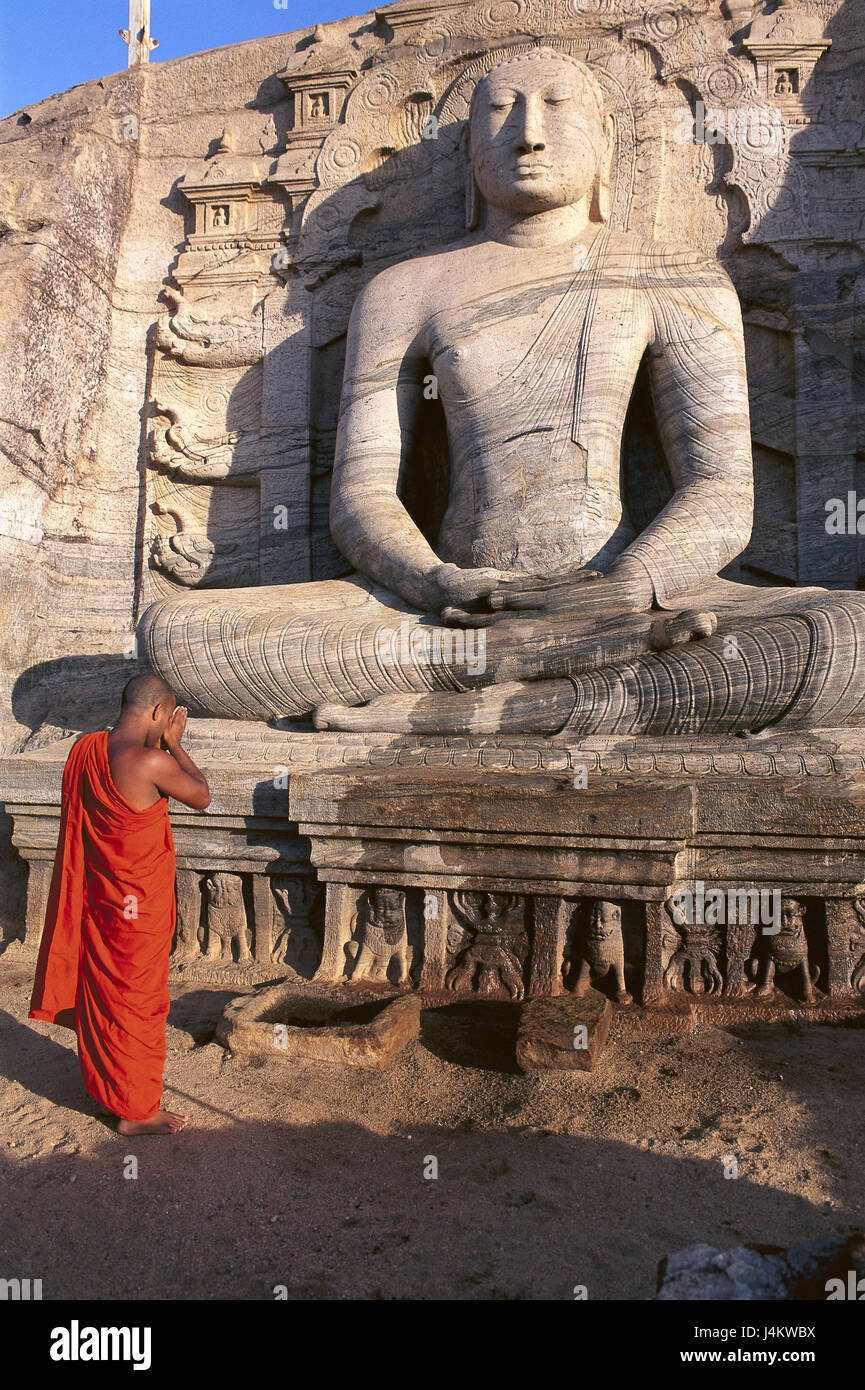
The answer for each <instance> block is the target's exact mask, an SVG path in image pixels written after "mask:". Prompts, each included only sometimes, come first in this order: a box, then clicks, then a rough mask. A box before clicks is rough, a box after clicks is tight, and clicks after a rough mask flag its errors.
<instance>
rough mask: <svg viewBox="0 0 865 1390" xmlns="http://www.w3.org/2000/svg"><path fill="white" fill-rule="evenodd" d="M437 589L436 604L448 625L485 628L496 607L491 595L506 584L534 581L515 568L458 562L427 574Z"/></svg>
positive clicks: (439, 567)
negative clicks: (467, 566)
mask: <svg viewBox="0 0 865 1390" xmlns="http://www.w3.org/2000/svg"><path fill="white" fill-rule="evenodd" d="M428 577H429V579H431V580H432V582H433V584H434V585H435V589H436V602H435V607H436V609H437V610H438V612H439V613H441V616H442V621H443V622H444V623H446V624H447V625H448V626H458V627H483V626H484V625H485V624H486V623H489V622H490V620H491V618H492V614H493V609H492V606H491V604H490V595H491V594H493V593H494V592H496V591H498V590H501V589H502V588H503V586H505V585H508V584H515V583H517V582H521V583H522V584H524V585H525V584H526V583H529V582H531V581H532V578H533V577H532V576H531V575H526V574H519V573H517V571H516V570H498V569H460V567H459V565H451V564H447V565H439V566H438V568H437V569H434V570H433V571H432V573H431V574H430V575H429V576H428Z"/></svg>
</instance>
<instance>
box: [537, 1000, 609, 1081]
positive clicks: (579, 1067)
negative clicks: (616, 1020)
mask: <svg viewBox="0 0 865 1390" xmlns="http://www.w3.org/2000/svg"><path fill="white" fill-rule="evenodd" d="M612 1016H613V1006H612V1004H611V1003H610V1001H609V999H607V998H606V997H605V995H603V994H600V993H599V992H598V990H596V989H590V990H588V991H587V992H586V994H584V995H582V996H581V997H580V998H579V999H578V998H576V997H575V996H574V995H573V994H560V995H555V996H553V997H552V998H549V997H541V998H538V999H529V1000H527V1001H526V1003H524V1004H523V1006H522V1008H521V1010H520V1021H519V1027H518V1030H517V1049H516V1050H517V1065H518V1067H519V1068H520V1070H521V1071H546V1070H548V1069H550V1068H553V1067H554V1068H556V1069H557V1070H560V1071H591V1070H592V1067H593V1066H594V1065H595V1062H596V1061H597V1059H598V1057H599V1056H600V1054H601V1052H602V1051H603V1049H604V1044H605V1043H606V1041H607V1034H608V1033H609V1031H610V1022H611V1019H612Z"/></svg>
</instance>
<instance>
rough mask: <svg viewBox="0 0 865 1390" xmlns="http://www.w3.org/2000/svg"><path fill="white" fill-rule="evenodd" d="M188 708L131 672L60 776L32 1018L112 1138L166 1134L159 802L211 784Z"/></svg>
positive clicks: (200, 799)
mask: <svg viewBox="0 0 865 1390" xmlns="http://www.w3.org/2000/svg"><path fill="white" fill-rule="evenodd" d="M185 727H186V709H185V707H183V706H178V704H177V700H176V697H175V694H174V691H173V690H172V689H171V686H170V685H168V684H167V682H166V681H164V680H162V679H161V677H159V676H154V675H142V676H133V678H132V680H130V681H129V682H128V683H127V685H126V687H125V688H124V691H123V697H122V705H121V712H120V718H119V720H118V722H117V724H116V725H115V726H114V728H113V729H111V730H105V729H102V730H100V731H99V732H98V733H95V734H84V735H83V736H82V737H81V738H79V739H78V740H77V742H76V743H75V744H74V746H73V748H72V751H71V752H70V754H69V757H68V758H67V760H66V767H65V768H64V771H63V796H62V805H61V816H60V836H59V839H58V844H57V855H56V858H55V861H54V873H53V876H52V880H51V890H50V894H49V898H48V909H47V913H46V917H45V930H44V932H43V934H42V944H41V946H40V949H39V960H38V963H37V966H36V980H35V983H34V986H33V995H32V998H31V1000H30V1017H31V1018H41V1019H44V1020H45V1021H46V1022H48V1023H58V1024H60V1025H61V1026H62V1027H66V1028H72V1029H74V1030H75V1032H76V1033H77V1035H78V1061H79V1065H80V1067H81V1075H82V1077H83V1080H84V1085H85V1086H86V1088H87V1090H88V1092H89V1093H90V1095H91V1096H93V1098H94V1099H95V1100H97V1101H99V1102H100V1104H101V1105H102V1107H103V1109H104V1110H105V1111H107V1112H108V1113H109V1114H111V1115H116V1116H117V1118H118V1125H117V1130H118V1133H120V1134H173V1133H176V1132H177V1131H178V1130H181V1129H183V1128H184V1126H185V1125H186V1122H187V1117H186V1116H185V1115H179V1114H176V1113H175V1112H174V1111H171V1110H162V1109H160V1101H161V1098H162V1071H163V1067H164V1065H165V1050H166V1049H165V1019H166V1017H167V1015H168V1007H169V998H168V957H169V953H170V951H171V942H172V938H173V936H174V925H175V903H174V867H175V855H174V841H173V839H172V835H171V824H170V822H169V819H168V798H169V797H170V796H173V797H174V798H175V799H176V800H177V801H181V802H182V803H183V804H184V806H191V807H193V808H194V809H195V810H202V811H203V810H204V809H205V808H206V807H207V806H208V805H209V804H210V791H209V789H208V786H207V781H206V779H205V777H204V775H203V774H202V773H201V772H200V771H199V769H198V768H197V767H196V766H195V763H194V762H193V761H192V759H191V758H190V757H188V756H187V754H186V753H185V752H184V751H183V749H182V748H181V746H180V745H181V739H182V738H183V731H184V729H185Z"/></svg>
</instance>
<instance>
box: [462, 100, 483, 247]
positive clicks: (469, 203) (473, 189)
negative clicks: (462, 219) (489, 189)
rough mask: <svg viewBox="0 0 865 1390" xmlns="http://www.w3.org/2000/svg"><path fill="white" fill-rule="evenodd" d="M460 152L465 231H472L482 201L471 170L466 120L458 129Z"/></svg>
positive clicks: (476, 222)
mask: <svg viewBox="0 0 865 1390" xmlns="http://www.w3.org/2000/svg"><path fill="white" fill-rule="evenodd" d="M460 154H461V155H462V160H463V169H464V170H465V195H466V231H467V232H473V231H475V230H476V228H477V227H478V226H479V225H480V220H481V207H482V201H481V191H480V189H479V188H478V186H477V184H476V183H475V176H474V173H473V172H472V155H471V143H470V138H469V123H468V121H466V123H465V125H464V126H463V128H462V130H461V131H460Z"/></svg>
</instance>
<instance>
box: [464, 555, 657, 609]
mask: <svg viewBox="0 0 865 1390" xmlns="http://www.w3.org/2000/svg"><path fill="white" fill-rule="evenodd" d="M653 599H654V588H653V585H652V581H651V579H650V578H649V574H648V571H647V570H645V569H644V568H643V566H642V565H641V564H640V562H639V561H638V560H630V559H626V560H622V561H620V562H619V563H618V564H617V565H614V566H613V568H612V569H611V570H610V571H609V572H608V573H607V574H599V573H598V572H597V571H595V570H585V569H584V570H580V571H578V572H577V573H576V574H573V575H569V576H566V577H563V578H550V579H548V580H547V582H546V583H541V584H539V583H537V582H536V581H531V582H530V583H526V582H525V580H523V582H522V583H520V582H515V581H513V580H508V581H507V582H506V583H505V584H502V585H500V586H499V587H498V588H497V589H495V590H494V591H493V592H492V593H491V594H490V597H489V603H490V607H491V608H492V609H493V610H494V611H495V612H496V613H498V614H500V615H501V616H505V615H507V614H511V615H513V614H515V613H520V612H521V613H526V614H529V613H531V614H534V615H535V616H536V617H575V618H595V617H597V618H603V617H609V616H613V615H615V614H616V613H645V612H648V610H649V609H650V608H651V607H652V601H653Z"/></svg>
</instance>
